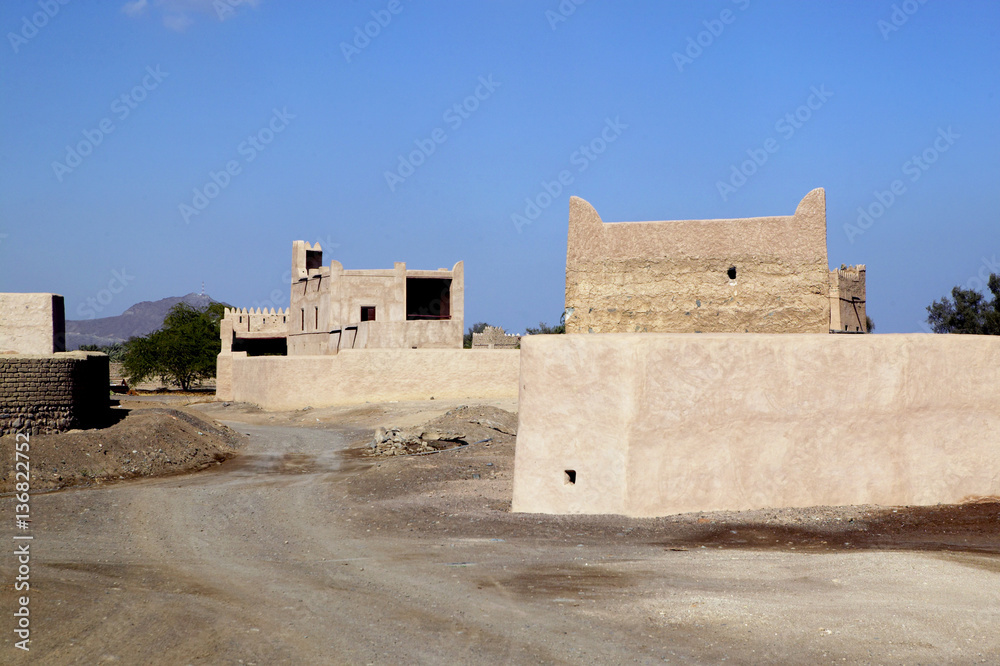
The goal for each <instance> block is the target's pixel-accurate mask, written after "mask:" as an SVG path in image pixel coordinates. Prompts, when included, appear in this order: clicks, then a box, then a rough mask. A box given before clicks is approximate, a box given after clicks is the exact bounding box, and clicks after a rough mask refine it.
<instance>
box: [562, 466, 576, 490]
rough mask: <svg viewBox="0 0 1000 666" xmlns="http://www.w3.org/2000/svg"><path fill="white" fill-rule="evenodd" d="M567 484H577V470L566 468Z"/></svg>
mask: <svg viewBox="0 0 1000 666" xmlns="http://www.w3.org/2000/svg"><path fill="white" fill-rule="evenodd" d="M564 480H565V482H566V485H567V486H573V485H576V470H575V469H568V470H566V476H565V477H564Z"/></svg>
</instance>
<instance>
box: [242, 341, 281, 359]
mask: <svg viewBox="0 0 1000 666" xmlns="http://www.w3.org/2000/svg"><path fill="white" fill-rule="evenodd" d="M233 351H234V352H237V351H245V352H246V353H247V356H287V355H288V343H287V340H286V339H285V338H283V337H281V338H235V339H234V340H233Z"/></svg>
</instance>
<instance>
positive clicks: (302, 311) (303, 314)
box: [300, 308, 306, 331]
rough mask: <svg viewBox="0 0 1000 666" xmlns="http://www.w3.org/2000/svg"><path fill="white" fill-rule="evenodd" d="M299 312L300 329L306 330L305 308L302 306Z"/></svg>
mask: <svg viewBox="0 0 1000 666" xmlns="http://www.w3.org/2000/svg"><path fill="white" fill-rule="evenodd" d="M300 313H301V315H302V330H303V331H304V330H306V309H305V308H302V309H301V311H300Z"/></svg>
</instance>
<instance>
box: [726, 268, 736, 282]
mask: <svg viewBox="0 0 1000 666" xmlns="http://www.w3.org/2000/svg"><path fill="white" fill-rule="evenodd" d="M726 275H728V276H729V279H730V280H735V279H736V266H730V267H729V270H728V271H726Z"/></svg>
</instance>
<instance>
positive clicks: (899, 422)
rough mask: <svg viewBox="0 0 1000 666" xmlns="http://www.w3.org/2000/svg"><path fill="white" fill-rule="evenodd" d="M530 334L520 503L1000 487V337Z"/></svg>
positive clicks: (857, 499)
mask: <svg viewBox="0 0 1000 666" xmlns="http://www.w3.org/2000/svg"><path fill="white" fill-rule="evenodd" d="M521 345H522V347H521V355H522V356H521V359H522V363H521V380H520V384H521V394H520V408H519V421H520V423H519V428H518V438H517V452H516V458H515V468H514V501H513V510H514V511H523V512H538V513H612V514H624V515H629V516H659V515H667V514H673V513H681V512H689V511H712V510H744V509H755V508H765V507H792V506H794V507H804V506H821V505H847V504H867V503H871V504H881V505H927V504H936V503H958V502H963V501H967V500H970V499H974V498H978V497H987V496H990V497H995V496H1000V337H996V336H970V335H924V334H915V335H850V336H848V335H842V336H841V335H794V334H791V335H788V334H786V335H753V334H750V335H747V334H742V335H741V334H704V335H695V334H643V335H635V334H605V335H558V336H555V335H550V336H529V337H527V338H524V339H522V343H521Z"/></svg>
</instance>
